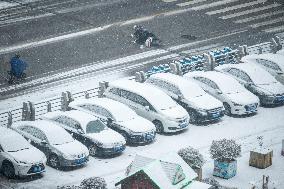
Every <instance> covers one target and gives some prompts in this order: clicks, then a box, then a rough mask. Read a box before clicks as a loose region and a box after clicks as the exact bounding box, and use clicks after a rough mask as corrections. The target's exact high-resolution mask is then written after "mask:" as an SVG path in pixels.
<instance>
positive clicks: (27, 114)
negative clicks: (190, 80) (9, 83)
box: [0, 36, 284, 127]
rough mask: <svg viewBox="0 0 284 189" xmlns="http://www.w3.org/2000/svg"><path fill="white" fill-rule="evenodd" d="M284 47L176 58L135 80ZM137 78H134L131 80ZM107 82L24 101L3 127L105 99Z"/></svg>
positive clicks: (3, 116)
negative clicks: (76, 102) (74, 102)
mask: <svg viewBox="0 0 284 189" xmlns="http://www.w3.org/2000/svg"><path fill="white" fill-rule="evenodd" d="M283 46H284V39H282V38H280V37H279V36H276V37H274V38H273V39H272V41H271V42H265V43H261V44H257V45H253V46H250V47H247V46H246V45H243V46H240V47H239V48H238V49H235V50H233V49H231V48H229V47H225V48H224V49H221V50H218V49H217V50H212V51H210V52H208V53H204V54H202V55H195V56H188V57H186V56H184V57H180V58H179V59H174V60H172V61H171V62H169V63H166V64H162V65H159V66H153V67H152V68H151V69H150V70H148V71H147V72H143V71H140V72H136V74H135V80H136V81H140V82H143V81H145V80H146V79H147V78H148V77H149V76H150V75H152V74H155V73H161V72H172V73H175V74H179V75H183V74H185V73H187V72H189V71H195V70H205V71H208V70H213V69H214V67H215V66H218V65H222V64H226V63H238V62H239V60H240V58H241V57H242V56H244V55H247V54H260V53H268V52H273V53H275V52H276V51H278V50H280V49H281V48H282V47H283ZM131 79H134V78H131ZM106 87H107V86H106V83H104V82H102V83H100V86H99V87H96V88H93V89H89V90H86V91H81V92H78V93H74V94H71V93H70V92H68V91H66V92H62V94H61V97H57V98H53V99H49V100H47V101H42V102H38V103H33V102H23V107H22V108H17V109H14V110H11V111H7V112H3V113H0V126H4V127H7V126H10V125H11V124H12V122H16V121H20V120H36V119H39V117H40V116H41V115H43V114H45V113H47V112H50V111H56V110H62V111H66V110H68V104H69V102H71V101H72V100H74V99H79V98H92V97H95V96H101V95H102V92H103V91H104V89H105V88H106Z"/></svg>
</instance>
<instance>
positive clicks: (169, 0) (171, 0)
mask: <svg viewBox="0 0 284 189" xmlns="http://www.w3.org/2000/svg"><path fill="white" fill-rule="evenodd" d="M162 1H164V2H165V3H171V2H175V1H177V0H162Z"/></svg>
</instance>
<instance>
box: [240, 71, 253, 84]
mask: <svg viewBox="0 0 284 189" xmlns="http://www.w3.org/2000/svg"><path fill="white" fill-rule="evenodd" d="M239 78H241V79H242V80H244V81H246V82H252V80H251V79H250V77H249V76H248V74H246V73H245V72H243V71H241V70H239Z"/></svg>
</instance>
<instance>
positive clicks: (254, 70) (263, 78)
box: [215, 63, 277, 84]
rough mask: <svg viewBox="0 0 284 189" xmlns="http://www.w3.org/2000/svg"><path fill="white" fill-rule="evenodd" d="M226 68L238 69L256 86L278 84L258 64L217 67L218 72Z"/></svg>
mask: <svg viewBox="0 0 284 189" xmlns="http://www.w3.org/2000/svg"><path fill="white" fill-rule="evenodd" d="M224 68H237V69H240V70H242V71H243V72H245V73H246V74H248V75H249V77H250V79H251V80H252V81H253V83H255V84H267V83H274V82H277V80H276V79H275V78H274V77H273V76H272V75H270V73H269V72H267V71H266V70H265V69H263V68H262V67H260V66H258V65H257V64H251V63H240V64H225V65H221V66H218V67H216V68H215V69H216V70H222V69H224Z"/></svg>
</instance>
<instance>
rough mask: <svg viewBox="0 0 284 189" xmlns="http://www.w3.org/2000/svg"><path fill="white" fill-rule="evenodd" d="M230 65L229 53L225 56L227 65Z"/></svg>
mask: <svg viewBox="0 0 284 189" xmlns="http://www.w3.org/2000/svg"><path fill="white" fill-rule="evenodd" d="M229 63H230V54H229V53H227V54H226V55H225V64H229Z"/></svg>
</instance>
